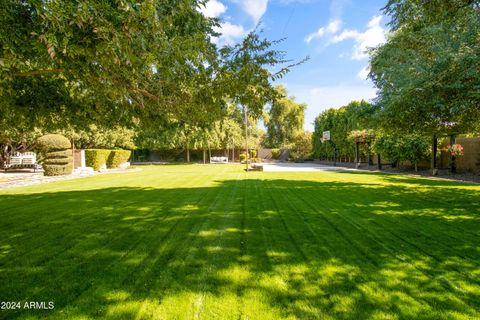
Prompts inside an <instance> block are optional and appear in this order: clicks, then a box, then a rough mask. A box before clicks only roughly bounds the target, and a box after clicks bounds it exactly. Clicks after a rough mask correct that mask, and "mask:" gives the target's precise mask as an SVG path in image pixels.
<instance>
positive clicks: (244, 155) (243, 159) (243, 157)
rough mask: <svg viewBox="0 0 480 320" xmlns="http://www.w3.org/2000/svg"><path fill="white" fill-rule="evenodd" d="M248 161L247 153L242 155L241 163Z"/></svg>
mask: <svg viewBox="0 0 480 320" xmlns="http://www.w3.org/2000/svg"><path fill="white" fill-rule="evenodd" d="M245 161H247V155H246V154H245V153H240V162H245Z"/></svg>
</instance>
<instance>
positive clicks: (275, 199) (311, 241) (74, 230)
mask: <svg viewBox="0 0 480 320" xmlns="http://www.w3.org/2000/svg"><path fill="white" fill-rule="evenodd" d="M355 174H358V173H355ZM382 178H383V179H384V180H385V181H387V182H388V183H400V185H395V184H388V183H387V184H377V183H375V182H372V183H368V184H365V183H364V184H355V183H344V182H323V183H322V182H313V181H302V180H278V179H277V180H263V179H248V180H243V181H242V180H226V181H218V184H217V185H216V186H213V187H208V188H175V189H154V188H144V189H142V188H107V189H100V190H89V191H72V192H68V191H66V192H57V193H43V194H31V195H5V196H0V206H2V208H4V209H5V210H2V212H1V213H0V218H1V220H2V225H1V233H0V240H1V242H0V286H1V287H0V301H23V302H24V301H54V302H55V309H54V310H10V311H8V310H2V311H1V312H0V318H4V319H14V318H26V317H28V316H34V317H45V316H48V317H52V318H59V319H61V318H63V317H72V318H75V317H90V318H107V319H109V318H110V319H130V318H135V317H139V318H149V317H153V316H154V315H157V316H160V315H161V316H164V317H166V318H176V317H180V318H194V317H203V318H205V319H211V318H219V319H227V318H235V319H238V318H242V317H243V318H251V319H252V318H253V319H254V318H257V319H267V318H272V319H275V318H286V317H295V318H301V319H305V318H329V317H331V318H334V319H372V318H379V319H384V318H405V319H407V318H416V319H420V318H423V319H443V318H445V319H450V318H457V317H463V318H465V319H473V318H475V317H479V316H480V314H479V310H480V281H479V278H480V271H479V270H480V269H479V268H480V265H479V261H480V247H479V230H480V214H479V212H480V204H479V193H478V191H477V190H470V189H466V188H462V186H460V187H459V186H458V185H455V184H452V183H450V182H444V181H436V180H425V179H403V178H398V177H395V176H389V175H383V176H382ZM402 183H406V184H410V185H412V184H414V185H417V186H420V188H412V187H411V186H409V185H406V186H405V185H401V184H402ZM437 186H441V187H442V188H436V187H437Z"/></svg>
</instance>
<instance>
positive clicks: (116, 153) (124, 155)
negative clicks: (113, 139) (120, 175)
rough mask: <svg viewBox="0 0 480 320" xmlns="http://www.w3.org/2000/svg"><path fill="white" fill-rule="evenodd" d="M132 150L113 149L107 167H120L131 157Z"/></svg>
mask: <svg viewBox="0 0 480 320" xmlns="http://www.w3.org/2000/svg"><path fill="white" fill-rule="evenodd" d="M131 153H132V152H131V151H130V150H112V152H110V155H109V156H108V159H107V168H118V167H120V165H121V164H122V163H124V162H127V161H128V159H129V158H130V154H131Z"/></svg>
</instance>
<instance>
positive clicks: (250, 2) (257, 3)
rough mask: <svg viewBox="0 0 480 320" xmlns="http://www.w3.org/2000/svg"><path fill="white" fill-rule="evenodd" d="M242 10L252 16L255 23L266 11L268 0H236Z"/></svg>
mask: <svg viewBox="0 0 480 320" xmlns="http://www.w3.org/2000/svg"><path fill="white" fill-rule="evenodd" d="M235 2H237V3H238V4H239V5H240V7H241V8H242V10H243V11H245V12H246V13H247V14H248V15H249V16H250V17H252V19H253V21H254V23H255V24H257V23H258V21H259V20H260V18H261V17H262V16H263V15H264V14H265V12H266V11H267V5H268V0H237V1H235Z"/></svg>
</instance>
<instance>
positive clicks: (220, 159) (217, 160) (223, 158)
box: [210, 157, 228, 163]
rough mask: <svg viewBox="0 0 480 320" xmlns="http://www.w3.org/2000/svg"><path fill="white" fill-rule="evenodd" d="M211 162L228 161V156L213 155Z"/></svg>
mask: <svg viewBox="0 0 480 320" xmlns="http://www.w3.org/2000/svg"><path fill="white" fill-rule="evenodd" d="M210 163H228V157H211V158H210Z"/></svg>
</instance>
